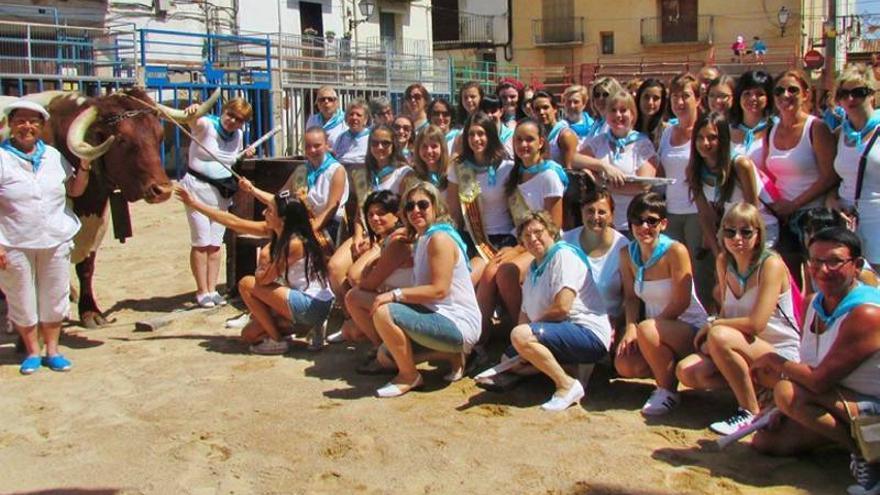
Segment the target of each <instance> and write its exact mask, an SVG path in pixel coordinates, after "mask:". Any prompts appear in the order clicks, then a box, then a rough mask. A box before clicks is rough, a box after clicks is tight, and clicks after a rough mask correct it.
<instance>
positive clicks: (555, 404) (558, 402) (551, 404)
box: [541, 380, 585, 412]
mask: <svg viewBox="0 0 880 495" xmlns="http://www.w3.org/2000/svg"><path fill="white" fill-rule="evenodd" d="M584 394H585V392H584V386H583V385H581V382H579V381H577V380H575V381H574V385H572V386H571V388H570V389H568V392H566V393H565V395H562V396H559V395H556V394H553V397H550V400H548V401H547V402H545V403H543V404H541V409H543V410H545V411H553V412H559V411H564V410H566V409H568V406H571V405H573V404H577V403H578V402H580V400H581V399H583V398H584Z"/></svg>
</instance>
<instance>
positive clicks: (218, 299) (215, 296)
mask: <svg viewBox="0 0 880 495" xmlns="http://www.w3.org/2000/svg"><path fill="white" fill-rule="evenodd" d="M211 301H213V302H214V305H215V306H226V298H225V297H223V296H221V295H220V293H219V292H217V291H216V290H215V291H214V292H212V293H211Z"/></svg>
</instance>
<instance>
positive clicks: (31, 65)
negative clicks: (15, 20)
mask: <svg viewBox="0 0 880 495" xmlns="http://www.w3.org/2000/svg"><path fill="white" fill-rule="evenodd" d="M26 29H27V32H26V33H25V39H26V40H27V60H28V74H33V73H34V61H33V60H32V59H31V56H32V53H31V25H30V24H28V25H27V28H26Z"/></svg>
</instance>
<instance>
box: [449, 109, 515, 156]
mask: <svg viewBox="0 0 880 495" xmlns="http://www.w3.org/2000/svg"><path fill="white" fill-rule="evenodd" d="M473 126H479V127H482V128H483V130H484V131H486V158H487V160H486V161H487V163H488V164H490V165H498V164H499V163H501V162H502V161H504V159H505V158H507V151H506V150H505V149H504V145H503V144H501V138H499V137H498V126H497V125H495V119H493V118H492V117H489V116H488V115H486V114H485V113H483V112H475V113H474V114H473V115H471V116H470V117H468V118H467V120H465V122H464V129H463V130H462V131H461V134H462V136H461V138H462V143H461V144H462V147H461V154H460V155H458V157H456V160H457V161H458V163H464V162H465V161H466V160H469V161H470V162H471V163H473V164H475V165H480V166H483V165H486V163H477V162H476V158H475V157H474V150H472V149H471V145H470V142H469V140H468V131H469V130H470V128H471V127H473Z"/></svg>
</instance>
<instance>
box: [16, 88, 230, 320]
mask: <svg viewBox="0 0 880 495" xmlns="http://www.w3.org/2000/svg"><path fill="white" fill-rule="evenodd" d="M219 96H220V91H219V90H217V91H215V92H214V94H213V95H211V98H209V99H208V100H207V101H205V103H203V104H202V105H201V106H200V107H199V110H198V112H197V113H196V116H195V117H188V116H187V115H185V114H184V112H183V111H181V110H177V109H173V108H169V107H164V106H162V105H156V106H158V107H161V109H162V112H161V113H163V114H164V115H161V116H160V115H157V112H156V111H155V109H154V108H153V105H155V104H154V103H153V101H152V100H151V99H150V97H149V96H147V94H146V93H145V92H144V91H143V90H142V89H139V88H134V89H129V90H125V91H122V92H118V93H114V94H111V95H107V96H100V97H95V98H85V97H83V96H80V95H78V94H76V93H70V92H61V91H47V92H43V93H36V94H32V95H28V96H27V97H26V98H28V99H30V100H33V101H36V102H38V103H40V104H42V105H43V106H45V107H46V109H47V110H48V111H49V113H50V115H51V118H50V119H49V122H48V124H47V125H46V127H45V128H44V131H43V140H44V141H45V142H46V143H47V144H51V145H52V146H54V147H55V148H57V149H58V150H59V151H60V152H61V153H62V154H63V155H64V157H65V158H67V160H68V161H69V162H70V163H71V165H73V167H74V168H76V169H78V168H79V164H80V159H84V160H91V161H92V171H91V172H90V174H91V176H90V177H89V185H88V188H87V189H86V191H85V193H84V194H83V195H82V196H80V197H78V198H74V199H73V210H74V213H76V215H77V216H78V217H79V219H80V221H81V222H82V228H81V229H80V231H79V233H78V234H77V235H76V237H75V238H74V250H73V253H72V255H71V261H72V262H73V263H75V264H76V275H77V278H78V279H79V287H80V289H79V301H78V310H79V316H80V320H81V321H82V324H83V325H84V326H86V327H88V328H94V327H97V326H100V325H103V324H105V323H106V319H105V318H104V315H103V314H102V312H101V310H100V309H99V308H98V304H97V302H96V301H95V296H94V292H93V290H92V277H93V275H94V270H95V254H96V252H97V249H98V247H99V246H100V243H101V240H102V238H103V236H104V233H105V232H106V230H107V223H108V218H109V215H108V207H107V205H108V203H109V197H110V193H111V192H112V191H114V190H116V189H119V190H121V192H122V196H123V197H124V198H125V199H126V200H127V201H129V202H134V201H138V200H140V199H144V200H145V201H146V202H147V203H161V202H162V201H165V200H167V199H168V198H170V197H171V192H172V187H171V181H170V180H169V179H168V176H167V175H166V174H165V171H164V169H163V168H162V161H161V157H160V147H161V143H162V139H163V128H162V123H161V122H160V117H169V118H172V119H174V120H177V121H180V122H184V121H186V120H187V119H190V118H198V117H199V116H202V115H205V114H206V113H208V112H209V111H210V109H211V107H212V106H213V105H214V103H215V102H216V101H217V99H218V98H219ZM4 103H6V102H5V101H0V105H2V104H4Z"/></svg>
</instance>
